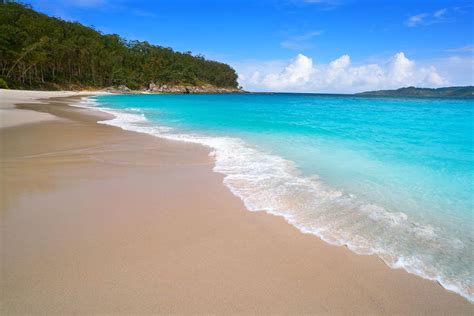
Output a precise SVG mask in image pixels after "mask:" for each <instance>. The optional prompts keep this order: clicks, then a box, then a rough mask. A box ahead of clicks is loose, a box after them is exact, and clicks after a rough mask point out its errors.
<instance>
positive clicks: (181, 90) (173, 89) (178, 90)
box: [103, 83, 246, 94]
mask: <svg viewBox="0 0 474 316" xmlns="http://www.w3.org/2000/svg"><path fill="white" fill-rule="evenodd" d="M103 91H105V92H109V93H118V94H128V93H169V94H186V93H189V94H206V93H208V94H212V93H218V94H221V93H222V94H224V93H246V91H243V90H242V89H237V88H219V87H215V86H212V85H202V86H185V85H156V84H154V83H150V84H149V85H148V89H142V90H131V89H130V88H128V87H127V86H126V85H120V86H112V87H108V88H105V89H103Z"/></svg>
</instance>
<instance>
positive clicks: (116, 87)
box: [104, 84, 133, 93]
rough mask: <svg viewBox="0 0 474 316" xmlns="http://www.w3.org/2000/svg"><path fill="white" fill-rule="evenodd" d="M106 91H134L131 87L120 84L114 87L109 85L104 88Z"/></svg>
mask: <svg viewBox="0 0 474 316" xmlns="http://www.w3.org/2000/svg"><path fill="white" fill-rule="evenodd" d="M104 91H105V92H109V93H132V92H133V91H132V90H130V88H129V87H127V86H126V85H123V84H122V85H120V86H112V87H107V88H105V89H104Z"/></svg>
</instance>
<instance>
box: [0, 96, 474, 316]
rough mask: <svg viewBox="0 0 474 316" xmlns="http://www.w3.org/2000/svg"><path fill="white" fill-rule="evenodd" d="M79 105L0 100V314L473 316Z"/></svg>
mask: <svg viewBox="0 0 474 316" xmlns="http://www.w3.org/2000/svg"><path fill="white" fill-rule="evenodd" d="M89 94H91V93H90V92H89ZM84 95H88V93H87V92H85V93H65V92H64V93H63V92H57V93H56V92H55V93H44V92H25V91H9V90H2V91H1V95H0V102H1V107H0V108H1V110H0V111H1V112H0V115H1V122H2V125H1V126H2V128H1V129H0V145H1V187H2V189H1V191H0V194H1V196H0V198H1V201H2V202H1V203H2V204H1V208H2V209H1V217H2V236H1V242H2V247H1V257H2V275H1V279H2V280H1V293H2V294H1V296H2V302H1V306H2V307H1V308H2V310H1V311H2V314H8V315H10V314H151V313H193V314H196V313H237V314H257V313H258V314H261V313H272V314H303V313H311V314H381V313H383V314H430V315H434V314H439V315H445V314H458V315H459V314H466V315H467V314H472V313H473V312H474V307H473V305H472V304H471V303H469V302H468V301H467V300H466V299H464V298H462V297H461V296H459V295H457V294H455V293H453V292H450V291H447V290H445V289H443V288H442V287H441V286H440V285H438V284H437V283H435V282H432V281H428V280H424V279H422V278H420V277H417V276H414V275H411V274H409V273H407V272H405V271H404V270H401V269H390V268H389V267H388V266H387V265H385V264H384V263H383V262H382V260H380V259H379V258H377V257H376V256H361V255H356V254H354V253H353V252H351V251H350V250H348V249H347V248H345V247H335V246H331V245H329V244H327V243H325V242H323V241H322V240H320V239H319V238H317V237H316V236H314V235H310V234H303V233H301V232H300V231H299V230H298V229H296V228H295V227H293V226H291V225H289V224H288V223H287V222H286V221H285V220H284V219H283V218H281V217H277V216H272V215H269V214H267V213H265V212H249V211H248V210H246V208H245V206H244V204H243V202H242V201H241V200H240V199H239V198H237V197H236V196H234V195H233V194H232V193H231V192H230V191H229V189H228V188H227V187H226V186H224V185H223V175H221V174H219V173H216V172H213V166H214V159H213V157H212V156H209V152H210V149H209V148H207V147H204V146H201V145H197V144H190V143H185V142H177V141H171V140H165V139H160V138H157V137H153V136H150V135H145V134H140V133H136V132H130V131H124V130H121V129H119V128H117V127H113V126H108V125H104V124H97V121H100V120H106V119H111V118H112V116H111V115H110V114H107V113H103V112H99V111H93V110H90V109H84V108H78V107H71V106H70V104H72V103H75V102H77V101H78V100H79V98H80V97H82V96H84ZM47 98H49V99H47ZM39 99H41V103H38V101H37V100H39Z"/></svg>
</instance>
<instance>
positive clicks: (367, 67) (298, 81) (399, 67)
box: [239, 52, 448, 92]
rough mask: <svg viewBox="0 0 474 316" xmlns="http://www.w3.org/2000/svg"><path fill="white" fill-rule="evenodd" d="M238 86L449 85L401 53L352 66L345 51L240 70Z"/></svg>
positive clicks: (302, 88) (274, 88)
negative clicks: (324, 59) (320, 60)
mask: <svg viewBox="0 0 474 316" xmlns="http://www.w3.org/2000/svg"><path fill="white" fill-rule="evenodd" d="M239 79H240V83H241V85H242V86H243V87H244V88H245V89H248V90H251V91H294V92H357V91H365V90H377V89H391V88H399V87H402V86H411V85H415V86H428V87H436V86H442V85H446V84H448V81H447V80H446V79H445V78H443V76H441V75H440V74H439V73H438V71H437V69H436V68H435V67H434V66H432V65H418V64H417V63H416V62H415V61H413V60H410V59H409V58H407V57H406V56H405V54H404V53H403V52H400V53H397V54H395V55H394V56H393V57H392V58H390V59H389V60H388V61H386V62H384V63H380V64H377V63H372V64H363V65H353V64H352V61H351V58H350V56H349V55H347V54H345V55H342V56H340V57H339V58H336V59H334V60H333V61H331V62H329V63H327V64H316V63H314V62H313V59H312V58H310V57H308V56H305V55H303V54H298V55H297V56H296V57H295V58H293V59H291V60H290V61H289V62H288V63H287V65H286V66H284V67H283V68H280V69H275V68H273V69H272V70H270V71H267V69H265V68H264V67H262V69H258V70H257V69H255V67H253V71H252V72H246V71H245V70H244V71H242V72H239Z"/></svg>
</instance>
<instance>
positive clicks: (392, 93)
mask: <svg viewBox="0 0 474 316" xmlns="http://www.w3.org/2000/svg"><path fill="white" fill-rule="evenodd" d="M356 94H357V95H363V96H382V97H437V98H442V97H474V86H466V87H444V88H435V89H434V88H417V87H405V88H400V89H397V90H378V91H367V92H361V93H356Z"/></svg>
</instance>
